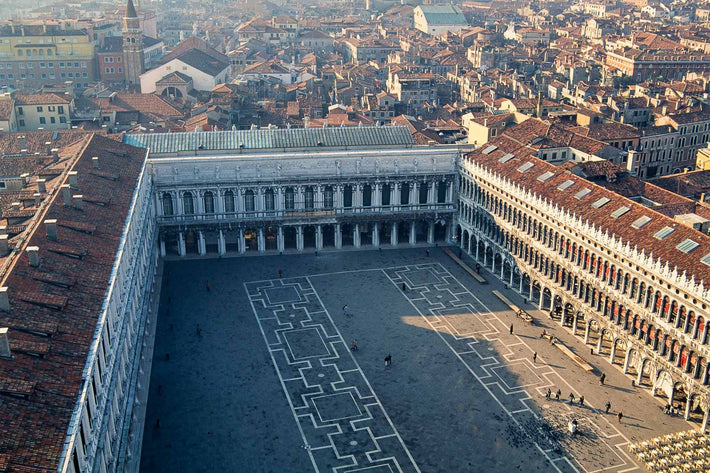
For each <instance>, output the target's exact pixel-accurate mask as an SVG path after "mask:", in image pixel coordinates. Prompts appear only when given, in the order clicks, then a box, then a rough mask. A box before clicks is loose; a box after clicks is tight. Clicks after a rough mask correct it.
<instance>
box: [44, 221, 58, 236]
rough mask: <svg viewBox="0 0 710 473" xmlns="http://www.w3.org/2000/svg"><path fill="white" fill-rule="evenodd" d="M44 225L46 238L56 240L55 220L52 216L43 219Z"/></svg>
mask: <svg viewBox="0 0 710 473" xmlns="http://www.w3.org/2000/svg"><path fill="white" fill-rule="evenodd" d="M44 226H45V228H46V229H47V238H49V239H50V240H54V241H57V220H56V219H54V218H53V219H48V220H45V221H44Z"/></svg>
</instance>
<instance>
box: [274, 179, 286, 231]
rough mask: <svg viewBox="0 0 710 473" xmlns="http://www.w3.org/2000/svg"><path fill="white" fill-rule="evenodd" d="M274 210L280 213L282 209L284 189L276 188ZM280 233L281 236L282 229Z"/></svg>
mask: <svg viewBox="0 0 710 473" xmlns="http://www.w3.org/2000/svg"><path fill="white" fill-rule="evenodd" d="M274 200H275V202H274V209H275V210H277V211H279V212H281V211H283V209H284V188H283V187H280V186H279V187H277V188H276V194H275V195H274ZM281 232H282V234H283V229H281Z"/></svg>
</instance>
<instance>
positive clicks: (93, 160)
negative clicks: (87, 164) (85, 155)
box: [91, 156, 99, 169]
mask: <svg viewBox="0 0 710 473" xmlns="http://www.w3.org/2000/svg"><path fill="white" fill-rule="evenodd" d="M91 163H92V164H93V165H94V169H98V168H99V157H98V156H92V157H91Z"/></svg>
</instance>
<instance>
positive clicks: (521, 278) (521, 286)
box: [518, 273, 525, 295]
mask: <svg viewBox="0 0 710 473" xmlns="http://www.w3.org/2000/svg"><path fill="white" fill-rule="evenodd" d="M523 279H525V278H523V273H520V289H519V290H518V292H519V293H520V294H521V295H522V294H523Z"/></svg>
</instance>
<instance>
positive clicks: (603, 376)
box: [599, 373, 606, 386]
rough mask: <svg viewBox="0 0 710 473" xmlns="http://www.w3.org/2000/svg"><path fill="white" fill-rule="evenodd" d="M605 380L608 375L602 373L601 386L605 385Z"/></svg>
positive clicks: (600, 377)
mask: <svg viewBox="0 0 710 473" xmlns="http://www.w3.org/2000/svg"><path fill="white" fill-rule="evenodd" d="M604 381H606V375H605V374H604V373H602V375H601V376H599V384H600V385H601V386H604Z"/></svg>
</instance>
